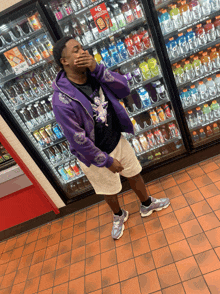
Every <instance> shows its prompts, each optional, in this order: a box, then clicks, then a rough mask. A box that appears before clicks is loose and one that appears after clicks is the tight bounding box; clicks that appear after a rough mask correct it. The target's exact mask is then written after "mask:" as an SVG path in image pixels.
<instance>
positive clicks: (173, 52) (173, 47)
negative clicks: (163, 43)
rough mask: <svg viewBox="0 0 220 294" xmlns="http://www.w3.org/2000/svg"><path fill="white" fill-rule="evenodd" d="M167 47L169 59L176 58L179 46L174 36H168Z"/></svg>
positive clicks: (178, 53)
mask: <svg viewBox="0 0 220 294" xmlns="http://www.w3.org/2000/svg"><path fill="white" fill-rule="evenodd" d="M167 47H168V55H169V56H170V58H171V59H174V58H177V57H178V56H179V55H180V51H179V47H178V44H177V41H175V40H174V37H172V38H169V43H168V44H167Z"/></svg>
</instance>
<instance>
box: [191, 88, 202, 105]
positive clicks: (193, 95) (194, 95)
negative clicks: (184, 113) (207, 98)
mask: <svg viewBox="0 0 220 294" xmlns="http://www.w3.org/2000/svg"><path fill="white" fill-rule="evenodd" d="M190 96H191V100H192V103H193V104H198V103H199V102H200V96H199V91H198V89H197V88H196V86H195V85H192V86H191V87H190Z"/></svg>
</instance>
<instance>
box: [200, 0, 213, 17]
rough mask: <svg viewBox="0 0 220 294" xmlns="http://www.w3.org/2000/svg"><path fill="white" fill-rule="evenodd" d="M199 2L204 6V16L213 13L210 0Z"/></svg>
mask: <svg viewBox="0 0 220 294" xmlns="http://www.w3.org/2000/svg"><path fill="white" fill-rule="evenodd" d="M199 3H200V5H201V8H202V14H203V15H204V16H205V15H209V14H210V13H211V9H212V8H211V2H210V0H199Z"/></svg>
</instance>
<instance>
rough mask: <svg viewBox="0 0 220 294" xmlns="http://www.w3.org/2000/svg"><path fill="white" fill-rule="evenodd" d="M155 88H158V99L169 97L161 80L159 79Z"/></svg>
mask: <svg viewBox="0 0 220 294" xmlns="http://www.w3.org/2000/svg"><path fill="white" fill-rule="evenodd" d="M155 90H156V93H157V97H158V99H160V100H162V99H166V98H167V91H166V89H165V86H164V85H163V84H161V82H160V81H157V84H156V88H155Z"/></svg>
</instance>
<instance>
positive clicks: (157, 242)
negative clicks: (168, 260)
mask: <svg viewBox="0 0 220 294" xmlns="http://www.w3.org/2000/svg"><path fill="white" fill-rule="evenodd" d="M148 240H149V244H150V248H151V250H155V249H158V248H160V247H163V246H166V245H167V240H166V238H165V235H164V232H158V233H155V234H153V235H150V236H149V237H148Z"/></svg>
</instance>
